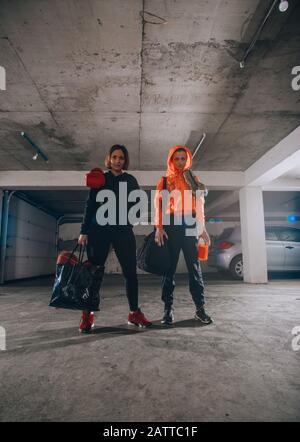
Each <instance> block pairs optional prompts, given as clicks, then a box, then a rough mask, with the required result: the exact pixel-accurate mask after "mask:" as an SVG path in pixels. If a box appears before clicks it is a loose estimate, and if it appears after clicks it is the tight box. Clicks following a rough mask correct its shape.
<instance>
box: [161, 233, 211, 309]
mask: <svg viewBox="0 0 300 442" xmlns="http://www.w3.org/2000/svg"><path fill="white" fill-rule="evenodd" d="M164 229H165V231H166V233H167V235H168V238H169V239H168V240H167V241H168V244H169V248H170V252H171V259H172V263H171V268H170V270H169V271H168V273H166V274H165V275H164V277H163V280H162V301H163V302H164V303H165V307H166V308H170V307H172V305H173V299H174V298H173V293H174V288H175V281H174V276H175V272H176V267H177V264H178V259H179V254H180V251H181V250H182V251H183V255H184V259H185V262H186V266H187V269H188V273H189V289H190V293H191V295H192V298H193V301H194V304H195V306H196V308H197V309H198V308H200V307H202V306H203V305H204V295H203V292H204V283H203V278H202V271H201V266H200V262H199V260H198V247H197V244H198V239H197V237H196V236H186V235H185V233H186V227H185V226H184V225H180V226H176V225H170V226H165V227H164ZM165 241H166V239H165Z"/></svg>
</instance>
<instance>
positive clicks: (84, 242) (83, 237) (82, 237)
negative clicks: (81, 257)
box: [78, 235, 88, 246]
mask: <svg viewBox="0 0 300 442" xmlns="http://www.w3.org/2000/svg"><path fill="white" fill-rule="evenodd" d="M87 243H88V235H79V238H78V244H80V245H81V246H86V245H87Z"/></svg>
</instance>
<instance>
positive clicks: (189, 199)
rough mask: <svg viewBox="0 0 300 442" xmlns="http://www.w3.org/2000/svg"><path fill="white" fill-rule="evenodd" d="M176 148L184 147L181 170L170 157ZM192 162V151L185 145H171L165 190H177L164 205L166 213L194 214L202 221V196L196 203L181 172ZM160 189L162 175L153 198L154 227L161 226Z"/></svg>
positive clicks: (190, 165)
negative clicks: (182, 167)
mask: <svg viewBox="0 0 300 442" xmlns="http://www.w3.org/2000/svg"><path fill="white" fill-rule="evenodd" d="M177 149H184V150H185V152H186V154H187V162H186V165H185V167H184V169H183V170H179V169H177V168H176V167H175V165H174V163H173V158H172V157H173V154H174V153H175V151H176V150H177ZM192 162H193V158H192V153H191V151H190V150H189V149H188V148H187V147H186V146H180V145H178V146H173V147H172V148H171V149H170V151H169V155H168V160H167V165H168V166H167V172H166V177H167V186H166V187H167V189H166V190H168V192H173V191H175V190H177V192H174V193H173V194H172V196H171V197H170V198H169V199H168V203H167V206H166V213H167V214H175V215H176V214H178V215H183V214H187V215H188V214H189V215H192V214H194V215H196V219H197V220H198V221H200V222H202V223H204V220H205V216H204V196H200V197H199V198H198V201H197V204H196V196H195V195H193V194H192V190H191V188H190V187H189V185H188V183H187V182H186V180H185V178H184V176H183V172H185V171H186V170H188V169H190V167H192ZM161 190H163V177H161V178H160V180H159V181H158V183H157V186H156V194H155V200H154V207H155V226H156V227H162V225H163V223H162V206H161V201H162V196H161V194H160V192H161ZM185 190H189V192H184V191H185ZM178 191H179V192H178ZM184 195H185V196H184Z"/></svg>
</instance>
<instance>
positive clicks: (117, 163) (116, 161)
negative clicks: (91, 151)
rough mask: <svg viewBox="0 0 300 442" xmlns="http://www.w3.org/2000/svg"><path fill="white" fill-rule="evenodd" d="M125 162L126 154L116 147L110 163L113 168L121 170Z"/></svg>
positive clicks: (117, 170) (116, 170)
mask: <svg viewBox="0 0 300 442" xmlns="http://www.w3.org/2000/svg"><path fill="white" fill-rule="evenodd" d="M124 164H125V156H124V154H123V152H122V150H121V149H116V150H114V151H113V153H112V154H111V156H110V165H111V168H112V170H114V171H115V172H120V171H121V170H122V169H123V166H124Z"/></svg>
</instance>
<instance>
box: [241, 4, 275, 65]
mask: <svg viewBox="0 0 300 442" xmlns="http://www.w3.org/2000/svg"><path fill="white" fill-rule="evenodd" d="M276 3H278V0H274V1H273V3H272V5H271V6H270V8H269V10H268V12H267V13H266V15H265V18H264V19H263V21H262V22H261V24H260V26H259V28H258V30H257V31H256V33H255V35H254V37H253V39H252V41H251V43H250V45H249V46H248V48H247V49H246V51H245V52H244V56H243V58H242V60H241V61H240V68H241V69H243V68H244V67H245V61H246V59H247V57H248V55H249V54H250V52H251V51H252V49H253V47H254V45H255V43H256V42H257V40H258V37H259V36H260V34H261V32H262V30H263V28H264V26H265V24H266V22H267V20H268V18H269V17H270V15H271V13H272V11H273V9H274V8H275V6H276Z"/></svg>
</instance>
